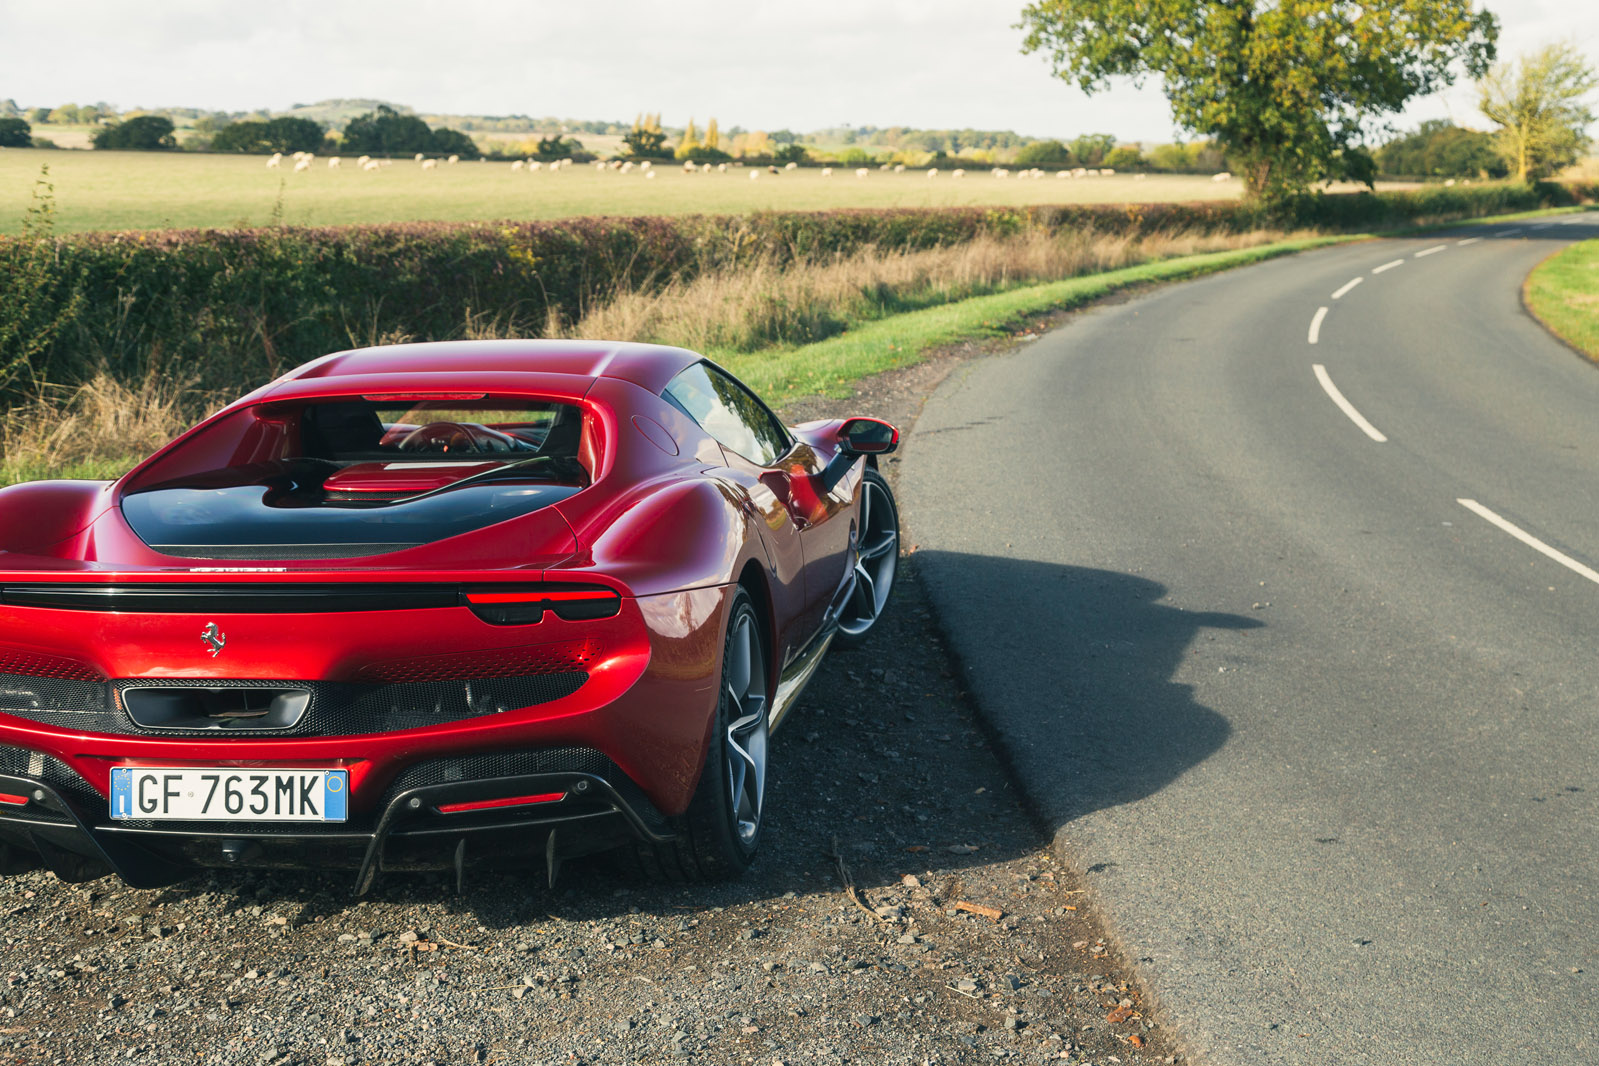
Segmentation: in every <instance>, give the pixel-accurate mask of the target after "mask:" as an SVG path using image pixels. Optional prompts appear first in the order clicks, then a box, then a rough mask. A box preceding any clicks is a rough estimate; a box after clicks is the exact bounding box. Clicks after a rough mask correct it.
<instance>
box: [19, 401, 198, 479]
mask: <svg viewBox="0 0 1599 1066" xmlns="http://www.w3.org/2000/svg"><path fill="white" fill-rule="evenodd" d="M204 401H205V397H201V396H198V395H196V394H195V393H193V392H192V391H190V390H189V389H188V388H187V387H186V386H185V385H184V384H183V383H181V382H177V383H174V382H166V381H162V380H161V379H160V377H159V376H157V375H154V374H152V375H151V376H150V377H148V378H146V379H145V380H144V382H143V383H141V384H139V385H137V386H130V385H126V384H124V383H122V382H120V381H117V380H116V379H115V378H113V377H111V376H109V375H107V374H100V375H97V376H96V377H95V378H94V380H92V381H90V382H89V383H88V384H86V385H83V386H82V387H80V388H78V389H77V390H75V391H74V392H72V393H70V394H68V395H66V396H56V397H45V398H41V399H38V400H34V401H33V402H31V403H28V404H26V405H23V406H21V407H16V408H13V409H11V410H10V411H7V412H6V413H5V422H4V425H0V485H5V484H10V483H13V482H17V481H30V480H34V479H37V478H46V477H90V478H107V477H118V476H120V475H121V474H122V473H124V472H125V471H126V470H128V469H129V468H130V467H131V466H132V465H133V464H134V463H135V462H137V461H138V460H139V459H142V458H143V457H144V456H146V455H149V454H150V453H151V452H153V451H155V450H156V449H157V448H159V447H161V446H162V445H163V444H165V443H167V441H169V440H171V439H172V438H173V437H175V436H177V435H178V434H179V433H182V432H183V431H184V430H186V429H188V428H189V426H191V425H192V424H193V423H194V422H195V420H196V416H197V415H198V413H199V411H200V409H201V407H202V406H203V404H204Z"/></svg>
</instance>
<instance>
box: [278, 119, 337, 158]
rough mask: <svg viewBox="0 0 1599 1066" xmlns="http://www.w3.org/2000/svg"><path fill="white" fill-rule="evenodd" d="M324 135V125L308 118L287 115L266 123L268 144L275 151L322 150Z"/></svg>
mask: <svg viewBox="0 0 1599 1066" xmlns="http://www.w3.org/2000/svg"><path fill="white" fill-rule="evenodd" d="M322 136H323V134H322V126H321V125H320V124H319V123H316V122H313V121H311V120H310V119H308V118H292V117H290V116H287V115H285V116H282V117H280V118H275V119H273V120H272V121H270V122H268V123H267V124H266V146H267V147H268V148H269V149H271V150H272V151H274V152H316V151H320V150H321V148H322Z"/></svg>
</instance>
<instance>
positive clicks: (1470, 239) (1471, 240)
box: [1455, 237, 1482, 247]
mask: <svg viewBox="0 0 1599 1066" xmlns="http://www.w3.org/2000/svg"><path fill="white" fill-rule="evenodd" d="M1480 240H1482V238H1481V237H1467V238H1466V239H1465V240H1463V241H1456V242H1455V243H1456V244H1457V245H1460V246H1462V247H1464V246H1465V245H1468V244H1476V243H1477V242H1478V241H1480Z"/></svg>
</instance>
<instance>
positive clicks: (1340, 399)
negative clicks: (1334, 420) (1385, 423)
mask: <svg viewBox="0 0 1599 1066" xmlns="http://www.w3.org/2000/svg"><path fill="white" fill-rule="evenodd" d="M1311 369H1312V370H1314V371H1315V372H1316V380H1317V381H1319V382H1321V387H1322V389H1323V390H1324V391H1325V392H1326V393H1327V395H1328V396H1329V397H1331V398H1332V402H1333V403H1335V404H1337V405H1338V410H1340V411H1342V412H1343V413H1344V414H1346V415H1348V416H1349V420H1350V421H1351V422H1353V423H1354V424H1355V425H1357V426H1359V427H1360V431H1361V432H1362V433H1364V434H1365V435H1366V436H1368V437H1370V438H1371V439H1372V440H1374V441H1376V442H1377V443H1378V444H1385V443H1387V441H1388V438H1387V437H1385V436H1383V435H1382V433H1381V432H1380V431H1379V430H1378V429H1377V427H1376V426H1374V425H1372V424H1371V423H1370V422H1367V421H1366V417H1365V416H1364V415H1362V414H1361V413H1360V412H1359V411H1357V410H1355V405H1354V404H1352V403H1350V402H1349V401H1348V400H1346V399H1344V394H1343V393H1341V392H1339V391H1338V386H1337V385H1334V384H1333V383H1332V378H1330V377H1328V376H1327V368H1326V367H1324V366H1322V365H1321V364H1320V363H1312V364H1311Z"/></svg>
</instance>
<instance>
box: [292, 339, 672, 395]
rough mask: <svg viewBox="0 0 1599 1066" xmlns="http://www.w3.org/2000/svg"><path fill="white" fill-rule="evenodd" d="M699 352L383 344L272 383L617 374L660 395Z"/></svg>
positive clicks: (556, 343)
mask: <svg viewBox="0 0 1599 1066" xmlns="http://www.w3.org/2000/svg"><path fill="white" fill-rule="evenodd" d="M699 360H700V356H698V355H697V354H695V353H694V352H691V351H688V350H687V349H684V348H671V347H668V346H666V345H660V344H629V343H623V342H618V341H582V340H493V341H429V342H424V343H420V344H385V345H381V346H378V347H373V348H352V349H350V350H348V351H343V352H334V353H333V354H332V355H325V356H323V357H322V358H320V359H315V360H312V361H311V362H309V363H306V364H305V365H303V366H300V367H296V368H295V369H294V370H291V371H289V372H288V373H287V374H285V375H284V376H283V377H282V378H279V379H278V381H277V382H275V383H274V384H286V383H287V382H290V381H305V380H308V379H316V378H320V379H327V378H340V377H354V376H363V377H364V376H375V375H383V376H389V375H404V374H437V373H450V374H474V375H476V374H485V375H495V374H505V375H508V379H507V382H506V384H507V385H508V386H510V385H512V384H514V382H515V378H516V377H520V376H521V375H524V374H539V375H544V374H561V375H571V376H574V377H585V378H602V377H604V378H617V379H620V380H622V381H628V382H631V383H633V384H634V385H638V386H639V387H641V388H644V389H647V390H649V391H650V392H652V393H659V392H660V391H661V390H662V389H664V388H666V386H667V385H668V384H669V383H670V382H671V380H672V379H673V378H674V377H676V376H677V375H678V374H679V373H681V372H682V371H683V370H685V369H687V368H688V367H690V366H692V365H694V364H695V363H696V362H698V361H699Z"/></svg>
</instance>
